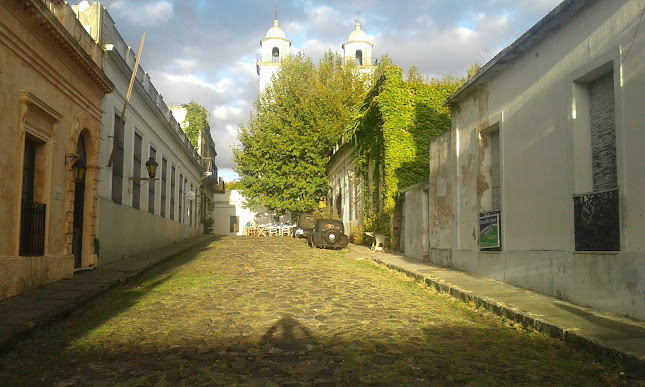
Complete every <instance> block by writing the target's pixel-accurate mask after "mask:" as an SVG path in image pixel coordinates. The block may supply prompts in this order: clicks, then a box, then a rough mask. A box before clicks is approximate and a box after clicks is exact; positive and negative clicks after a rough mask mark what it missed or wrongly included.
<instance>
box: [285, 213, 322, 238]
mask: <svg viewBox="0 0 645 387" xmlns="http://www.w3.org/2000/svg"><path fill="white" fill-rule="evenodd" d="M315 224H316V218H314V215H313V214H312V213H310V212H302V213H300V214H299V215H298V222H297V223H296V225H295V226H293V228H292V229H291V236H293V237H294V238H308V237H309V235H311V232H312V231H313V229H314V225H315Z"/></svg>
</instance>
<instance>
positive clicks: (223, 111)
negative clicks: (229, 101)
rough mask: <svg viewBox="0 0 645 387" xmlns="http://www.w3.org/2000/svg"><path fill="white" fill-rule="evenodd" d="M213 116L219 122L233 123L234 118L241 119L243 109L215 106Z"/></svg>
mask: <svg viewBox="0 0 645 387" xmlns="http://www.w3.org/2000/svg"><path fill="white" fill-rule="evenodd" d="M212 115H213V118H214V119H217V120H222V121H231V120H232V118H233V117H235V118H239V117H240V116H241V115H242V109H240V108H237V107H233V106H229V105H219V106H215V108H214V109H213V112H212Z"/></svg>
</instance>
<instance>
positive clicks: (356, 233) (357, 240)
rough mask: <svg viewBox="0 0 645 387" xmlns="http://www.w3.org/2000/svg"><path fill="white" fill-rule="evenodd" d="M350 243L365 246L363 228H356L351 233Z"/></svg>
mask: <svg viewBox="0 0 645 387" xmlns="http://www.w3.org/2000/svg"><path fill="white" fill-rule="evenodd" d="M349 241H350V242H352V243H353V244H355V245H364V244H365V229H364V228H363V227H361V226H354V227H352V229H351V230H350V232H349Z"/></svg>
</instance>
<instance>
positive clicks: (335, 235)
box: [323, 230, 340, 245]
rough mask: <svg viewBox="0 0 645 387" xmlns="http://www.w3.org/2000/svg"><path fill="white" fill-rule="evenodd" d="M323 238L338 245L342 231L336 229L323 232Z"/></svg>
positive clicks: (331, 243)
mask: <svg viewBox="0 0 645 387" xmlns="http://www.w3.org/2000/svg"><path fill="white" fill-rule="evenodd" d="M323 240H324V241H325V242H327V243H329V244H330V245H336V244H337V243H338V241H339V240H340V233H339V232H338V231H336V230H329V231H325V232H324V233H323Z"/></svg>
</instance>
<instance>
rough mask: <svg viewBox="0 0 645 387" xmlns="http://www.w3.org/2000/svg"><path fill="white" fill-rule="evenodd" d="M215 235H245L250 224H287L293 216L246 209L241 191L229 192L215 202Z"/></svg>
mask: <svg viewBox="0 0 645 387" xmlns="http://www.w3.org/2000/svg"><path fill="white" fill-rule="evenodd" d="M213 205H214V210H213V213H214V216H215V218H214V219H215V223H214V224H213V233H214V234H215V235H243V234H244V226H245V225H246V224H247V223H248V224H262V225H263V224H269V223H277V224H287V223H289V222H290V221H291V214H290V213H287V214H285V215H282V216H277V215H274V214H273V213H271V212H269V211H267V209H266V208H264V207H258V208H251V209H249V208H246V207H245V199H244V196H242V193H241V192H240V191H239V190H229V191H226V193H225V194H223V195H216V196H215V199H214V201H213Z"/></svg>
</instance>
